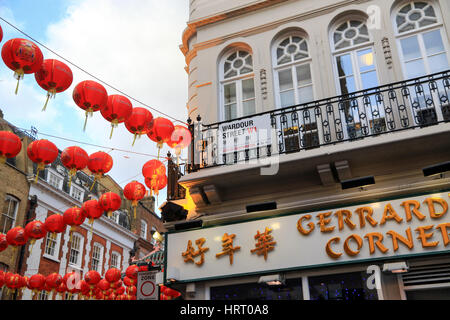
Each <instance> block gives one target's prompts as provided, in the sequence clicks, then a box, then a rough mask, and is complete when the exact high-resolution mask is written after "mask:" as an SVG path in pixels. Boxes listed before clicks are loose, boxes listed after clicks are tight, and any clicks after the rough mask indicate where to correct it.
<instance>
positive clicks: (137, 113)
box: [125, 107, 153, 146]
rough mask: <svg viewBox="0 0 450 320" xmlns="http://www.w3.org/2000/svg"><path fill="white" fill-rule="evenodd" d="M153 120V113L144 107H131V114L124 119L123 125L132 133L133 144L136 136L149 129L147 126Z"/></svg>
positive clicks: (145, 132)
mask: <svg viewBox="0 0 450 320" xmlns="http://www.w3.org/2000/svg"><path fill="white" fill-rule="evenodd" d="M152 120H153V115H152V113H151V112H150V111H148V110H147V109H145V108H140V107H136V108H133V111H132V112H131V115H130V116H129V117H128V119H127V120H125V127H126V128H127V129H128V131H130V132H131V133H132V134H134V139H133V144H132V145H133V146H134V142H135V141H136V137H138V138H139V137H140V136H141V135H143V134H147V133H148V131H149V130H150V128H149V126H150V123H151V122H152Z"/></svg>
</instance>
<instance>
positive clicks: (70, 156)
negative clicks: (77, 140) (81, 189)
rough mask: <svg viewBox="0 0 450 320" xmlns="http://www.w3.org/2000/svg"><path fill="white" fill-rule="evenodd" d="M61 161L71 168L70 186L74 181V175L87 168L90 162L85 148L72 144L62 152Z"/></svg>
mask: <svg viewBox="0 0 450 320" xmlns="http://www.w3.org/2000/svg"><path fill="white" fill-rule="evenodd" d="M61 162H62V164H63V165H64V167H66V168H67V169H69V187H70V185H71V182H72V176H73V175H74V174H75V173H76V172H77V171H78V170H83V169H84V168H86V166H87V164H88V162H89V155H88V154H87V152H86V151H84V149H82V148H80V147H77V146H72V147H67V148H66V149H64V150H63V152H62V153H61Z"/></svg>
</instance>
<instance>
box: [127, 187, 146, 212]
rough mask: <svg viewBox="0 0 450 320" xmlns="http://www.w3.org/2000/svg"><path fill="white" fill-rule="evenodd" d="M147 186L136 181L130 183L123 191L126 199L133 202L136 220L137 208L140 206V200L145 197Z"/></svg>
mask: <svg viewBox="0 0 450 320" xmlns="http://www.w3.org/2000/svg"><path fill="white" fill-rule="evenodd" d="M145 193H146V190H145V186H144V185H143V184H142V183H140V182H138V181H136V180H134V181H131V182H130V183H128V184H127V185H126V186H125V188H124V189H123V195H124V196H125V198H127V199H128V200H130V201H131V207H132V208H133V211H134V218H135V219H136V207H137V205H138V202H139V200H141V199H142V198H144V197H145Z"/></svg>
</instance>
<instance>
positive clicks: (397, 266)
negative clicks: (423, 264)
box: [383, 261, 409, 273]
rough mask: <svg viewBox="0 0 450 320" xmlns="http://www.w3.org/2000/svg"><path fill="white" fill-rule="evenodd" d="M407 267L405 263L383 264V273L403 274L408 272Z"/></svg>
mask: <svg viewBox="0 0 450 320" xmlns="http://www.w3.org/2000/svg"><path fill="white" fill-rule="evenodd" d="M408 269H409V266H408V264H407V263H406V262H405V261H400V262H391V263H385V264H384V265H383V272H391V273H405V272H408Z"/></svg>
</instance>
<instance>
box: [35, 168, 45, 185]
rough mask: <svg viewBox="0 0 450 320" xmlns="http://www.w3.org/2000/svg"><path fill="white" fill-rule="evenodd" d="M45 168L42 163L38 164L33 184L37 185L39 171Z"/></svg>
mask: <svg viewBox="0 0 450 320" xmlns="http://www.w3.org/2000/svg"><path fill="white" fill-rule="evenodd" d="M44 168H45V164H43V163H39V164H38V166H37V170H36V177H35V178H34V183H37V181H38V179H39V171H41V170H44Z"/></svg>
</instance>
